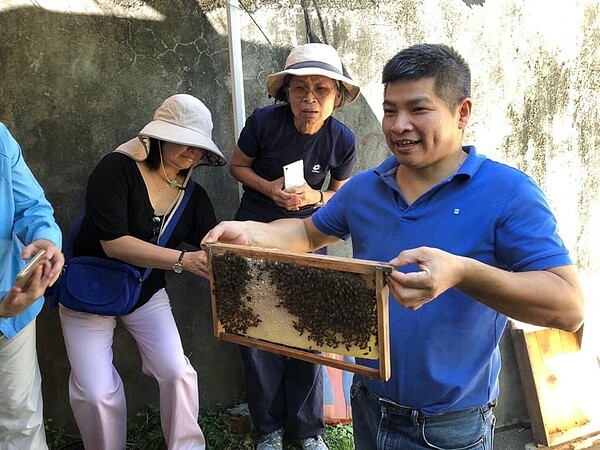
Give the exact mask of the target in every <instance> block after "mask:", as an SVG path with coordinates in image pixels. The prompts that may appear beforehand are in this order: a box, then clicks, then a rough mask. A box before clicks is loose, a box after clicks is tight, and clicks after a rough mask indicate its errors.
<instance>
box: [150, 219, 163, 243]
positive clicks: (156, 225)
mask: <svg viewBox="0 0 600 450" xmlns="http://www.w3.org/2000/svg"><path fill="white" fill-rule="evenodd" d="M161 223H162V217H160V216H154V217H152V237H151V238H150V243H151V244H156V243H157V242H158V237H159V235H160V225H161Z"/></svg>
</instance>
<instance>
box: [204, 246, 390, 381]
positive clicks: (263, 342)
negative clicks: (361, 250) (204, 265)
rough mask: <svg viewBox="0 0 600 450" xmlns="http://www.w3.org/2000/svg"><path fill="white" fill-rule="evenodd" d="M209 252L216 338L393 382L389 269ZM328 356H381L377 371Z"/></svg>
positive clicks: (239, 250)
mask: <svg viewBox="0 0 600 450" xmlns="http://www.w3.org/2000/svg"><path fill="white" fill-rule="evenodd" d="M204 248H205V250H206V252H207V255H208V267H209V278H210V286H211V297H212V310H213V324H214V332H215V336H216V337H217V338H218V339H221V340H224V341H229V342H233V343H237V344H241V345H245V346H249V347H255V348H259V349H261V350H266V351H270V352H273V353H277V354H281V355H285V356H290V357H293V358H297V359H302V360H305V361H310V362H314V363H318V364H324V365H327V366H331V367H336V368H338V369H342V370H347V371H350V372H354V373H359V374H363V375H367V376H377V377H379V378H380V379H382V380H388V379H389V377H390V361H389V330H388V322H389V321H388V288H387V285H386V283H385V276H386V274H388V273H390V272H391V271H392V270H393V267H392V266H390V265H389V264H383V263H377V262H373V261H365V260H357V259H351V258H342V257H335V256H325V255H316V254H313V253H288V252H283V251H279V250H272V249H262V248H256V247H245V246H237V245H229V244H211V245H206V246H205V247H204ZM323 353H335V354H338V355H343V356H350V357H360V358H365V359H376V360H378V361H379V369H374V368H371V367H367V366H364V365H362V364H357V363H355V362H353V358H344V360H340V359H339V358H336V359H334V358H329V357H327V356H325V355H323ZM348 359H349V360H348Z"/></svg>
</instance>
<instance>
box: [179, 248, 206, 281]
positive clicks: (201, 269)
mask: <svg viewBox="0 0 600 450" xmlns="http://www.w3.org/2000/svg"><path fill="white" fill-rule="evenodd" d="M183 270H186V271H187V272H191V273H193V274H194V275H198V276H201V277H202V278H208V257H207V256H206V252H205V251H204V250H198V251H196V252H186V253H185V255H184V257H183Z"/></svg>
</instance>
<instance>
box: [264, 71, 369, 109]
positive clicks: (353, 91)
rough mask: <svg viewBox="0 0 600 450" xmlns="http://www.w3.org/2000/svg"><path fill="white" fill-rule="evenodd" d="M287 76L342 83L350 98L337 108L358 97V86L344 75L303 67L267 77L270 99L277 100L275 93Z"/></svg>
mask: <svg viewBox="0 0 600 450" xmlns="http://www.w3.org/2000/svg"><path fill="white" fill-rule="evenodd" d="M288 75H292V76H295V77H305V76H309V75H313V76H314V75H319V76H323V77H327V78H331V79H332V80H337V81H340V82H342V84H343V85H344V87H345V88H346V89H347V90H348V92H349V93H350V97H349V98H345V99H344V101H343V102H342V103H340V105H339V107H341V106H346V105H349V104H350V103H352V102H353V101H354V100H356V97H358V94H359V93H360V87H359V86H358V84H356V83H355V82H354V81H352V80H351V79H350V78H348V77H345V76H344V75H340V74H339V73H336V72H332V71H330V70H327V69H320V68H318V67H303V68H301V69H288V70H282V71H281V72H277V73H273V74H271V75H269V76H267V81H266V87H267V92H268V93H269V95H270V96H271V97H273V98H277V93H278V92H279V90H280V89H281V86H283V80H284V79H285V77H286V76H288Z"/></svg>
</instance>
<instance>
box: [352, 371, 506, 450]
mask: <svg viewBox="0 0 600 450" xmlns="http://www.w3.org/2000/svg"><path fill="white" fill-rule="evenodd" d="M351 396H352V424H353V429H354V445H355V448H356V450H375V449H377V450H425V449H437V450H492V449H493V444H494V442H493V441H494V425H495V422H496V418H495V417H494V414H493V412H492V408H493V406H494V405H495V402H490V403H489V404H487V405H485V406H479V407H476V408H471V409H466V410H462V411H456V412H451V413H445V414H440V415H436V416H424V415H423V414H422V413H420V412H419V411H418V410H414V409H411V408H408V407H406V406H401V405H397V404H396V403H393V402H391V401H390V400H386V399H384V398H378V397H377V396H376V395H375V394H373V393H372V392H371V391H369V390H368V389H367V388H366V387H365V386H364V385H363V384H362V382H361V381H360V377H359V376H358V375H355V376H354V383H353V385H352V393H351Z"/></svg>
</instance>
